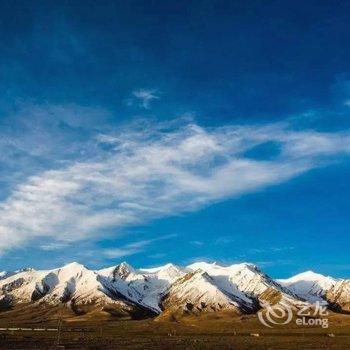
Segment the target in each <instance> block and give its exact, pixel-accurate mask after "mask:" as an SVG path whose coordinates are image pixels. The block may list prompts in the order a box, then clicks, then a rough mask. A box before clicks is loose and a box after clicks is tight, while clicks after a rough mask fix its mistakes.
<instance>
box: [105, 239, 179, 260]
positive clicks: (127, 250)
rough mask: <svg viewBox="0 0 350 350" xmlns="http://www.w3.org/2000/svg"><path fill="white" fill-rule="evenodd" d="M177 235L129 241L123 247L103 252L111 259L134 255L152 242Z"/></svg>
mask: <svg viewBox="0 0 350 350" xmlns="http://www.w3.org/2000/svg"><path fill="white" fill-rule="evenodd" d="M175 237H177V235H173V234H172V235H165V236H161V237H158V238H154V239H147V240H141V241H137V242H133V243H129V244H127V245H125V246H123V247H118V248H110V249H104V250H103V251H102V254H103V255H104V256H105V257H107V258H110V259H115V258H122V257H125V256H130V255H134V254H137V253H140V252H143V251H144V250H145V249H146V248H147V247H148V246H149V245H150V244H152V243H155V242H157V241H163V240H168V239H171V238H175Z"/></svg>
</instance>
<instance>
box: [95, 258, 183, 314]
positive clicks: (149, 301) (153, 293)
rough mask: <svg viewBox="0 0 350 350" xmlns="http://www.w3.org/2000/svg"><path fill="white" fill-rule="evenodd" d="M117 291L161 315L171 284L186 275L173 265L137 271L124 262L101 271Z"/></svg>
mask: <svg viewBox="0 0 350 350" xmlns="http://www.w3.org/2000/svg"><path fill="white" fill-rule="evenodd" d="M98 273H99V274H101V275H102V276H104V277H105V278H107V280H108V281H109V283H110V284H111V285H112V286H113V288H114V289H115V290H117V291H118V292H119V293H121V294H122V295H124V296H125V297H126V298H127V299H129V300H130V301H132V302H136V303H138V304H140V305H142V306H145V307H148V308H150V309H151V310H153V311H155V312H157V313H159V312H161V309H160V301H161V297H162V295H163V293H164V292H166V290H167V289H168V288H169V287H170V286H171V284H172V283H173V282H174V281H175V280H177V279H178V278H180V277H181V276H183V275H184V272H183V271H182V270H181V269H180V268H179V267H177V266H175V265H173V264H167V265H164V266H161V267H157V268H153V269H140V270H136V269H134V268H132V267H131V266H130V265H128V264H127V263H125V262H123V263H121V264H119V265H117V266H115V267H110V268H107V269H103V270H99V271H98Z"/></svg>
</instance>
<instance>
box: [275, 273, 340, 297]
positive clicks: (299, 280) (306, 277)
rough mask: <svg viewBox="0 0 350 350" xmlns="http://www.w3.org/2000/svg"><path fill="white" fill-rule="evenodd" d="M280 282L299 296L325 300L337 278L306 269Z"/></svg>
mask: <svg viewBox="0 0 350 350" xmlns="http://www.w3.org/2000/svg"><path fill="white" fill-rule="evenodd" d="M278 282H279V283H280V284H281V285H282V286H284V287H286V288H288V289H289V290H291V291H292V292H293V293H295V294H296V295H298V296H299V297H301V298H303V299H305V300H308V301H310V302H313V303H314V302H316V301H325V300H326V294H327V292H328V291H329V290H330V289H332V288H333V287H334V286H335V284H336V283H337V280H336V279H334V278H332V277H329V276H323V275H321V274H318V273H315V272H312V271H306V272H302V273H300V274H298V275H295V276H293V277H290V278H288V279H280V280H278Z"/></svg>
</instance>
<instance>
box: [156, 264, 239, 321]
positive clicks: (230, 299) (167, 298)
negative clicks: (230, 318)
mask: <svg viewBox="0 0 350 350" xmlns="http://www.w3.org/2000/svg"><path fill="white" fill-rule="evenodd" d="M240 307H241V305H240V304H239V302H237V301H235V298H234V296H233V295H229V294H227V293H225V292H224V291H222V290H221V289H220V288H219V287H218V286H217V285H216V284H215V281H214V280H213V278H212V277H210V276H209V275H208V273H207V272H204V271H203V270H201V269H198V270H196V271H194V272H188V273H187V274H186V275H184V276H183V277H181V278H179V279H178V280H177V281H175V282H174V283H173V284H172V285H171V286H170V288H169V290H168V291H167V294H166V295H164V298H163V300H162V308H163V310H165V312H164V314H166V315H168V314H170V315H172V316H175V315H180V316H181V315H183V314H200V313H202V312H215V311H224V310H232V311H235V312H237V313H239V312H240Z"/></svg>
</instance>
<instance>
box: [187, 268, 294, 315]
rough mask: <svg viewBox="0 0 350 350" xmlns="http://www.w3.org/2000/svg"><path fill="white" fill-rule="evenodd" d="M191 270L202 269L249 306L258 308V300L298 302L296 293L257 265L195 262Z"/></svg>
mask: <svg viewBox="0 0 350 350" xmlns="http://www.w3.org/2000/svg"><path fill="white" fill-rule="evenodd" d="M187 268H188V269H189V270H192V271H193V270H196V269H198V268H199V269H201V270H203V271H205V272H207V273H208V274H209V276H210V277H211V278H212V279H213V280H214V282H215V284H216V285H217V286H219V288H220V289H221V290H223V291H225V292H226V293H228V294H231V295H235V296H236V297H237V298H238V299H240V300H241V302H243V303H245V306H246V307H247V308H250V309H251V310H252V311H253V310H254V309H256V307H257V302H258V301H259V302H266V301H268V302H270V303H272V304H273V303H276V302H280V301H283V302H285V303H289V304H298V303H299V302H300V301H299V300H297V298H296V295H294V294H293V293H291V292H290V291H289V290H287V289H286V288H284V287H283V286H281V285H279V284H278V283H276V282H275V281H274V280H273V279H272V278H270V277H269V276H267V275H266V274H264V273H263V272H261V271H260V270H259V269H258V268H257V267H256V266H255V265H253V264H248V263H242V264H234V265H231V266H227V267H225V266H221V265H218V264H216V263H213V264H208V263H203V262H200V263H194V264H192V265H189V266H187Z"/></svg>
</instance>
